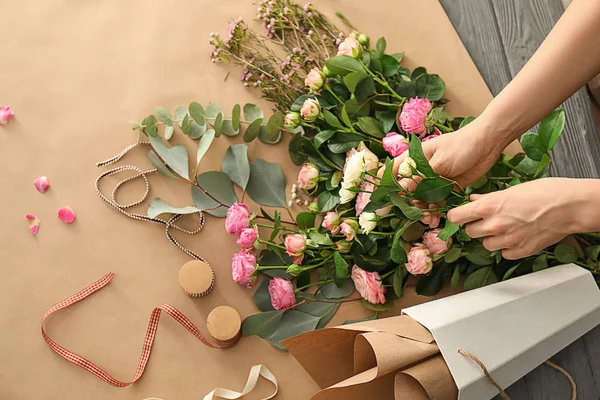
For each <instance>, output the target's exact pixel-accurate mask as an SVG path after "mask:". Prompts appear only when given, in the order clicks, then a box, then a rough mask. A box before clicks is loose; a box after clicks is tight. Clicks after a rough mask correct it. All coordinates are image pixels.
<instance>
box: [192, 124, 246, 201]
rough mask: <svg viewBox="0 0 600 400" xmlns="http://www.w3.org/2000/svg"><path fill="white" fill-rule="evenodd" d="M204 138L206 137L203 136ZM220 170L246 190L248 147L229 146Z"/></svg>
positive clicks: (243, 145) (243, 144) (241, 145)
mask: <svg viewBox="0 0 600 400" xmlns="http://www.w3.org/2000/svg"><path fill="white" fill-rule="evenodd" d="M204 136H205V137H206V135H204ZM203 139H204V138H203ZM221 170H222V171H223V172H225V173H226V174H227V176H229V178H231V180H232V181H233V182H234V183H237V185H238V186H239V187H241V188H242V189H243V190H246V186H247V185H248V180H249V179H250V164H249V163H248V145H247V144H245V143H242V144H232V145H231V146H229V148H228V149H227V151H226V152H225V156H224V157H223V161H222V162H221Z"/></svg>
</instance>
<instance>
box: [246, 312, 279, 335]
mask: <svg viewBox="0 0 600 400" xmlns="http://www.w3.org/2000/svg"><path fill="white" fill-rule="evenodd" d="M283 314H284V312H283V311H282V310H280V311H268V312H263V313H260V314H254V315H250V316H249V317H246V318H245V319H244V321H242V333H243V335H244V336H253V335H256V336H260V337H262V338H267V337H269V336H270V335H271V334H273V332H275V330H276V329H277V327H278V326H279V324H280V323H281V320H282V318H283Z"/></svg>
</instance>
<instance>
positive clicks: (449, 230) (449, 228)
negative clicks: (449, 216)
mask: <svg viewBox="0 0 600 400" xmlns="http://www.w3.org/2000/svg"><path fill="white" fill-rule="evenodd" d="M459 229H460V226H458V225H456V224H453V223H452V222H450V221H448V220H446V225H444V229H442V230H441V231H440V233H439V234H438V237H439V238H440V239H442V240H448V238H449V237H451V236H452V235H454V234H455V233H456V232H458V230H459Z"/></svg>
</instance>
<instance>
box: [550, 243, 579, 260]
mask: <svg viewBox="0 0 600 400" xmlns="http://www.w3.org/2000/svg"><path fill="white" fill-rule="evenodd" d="M554 257H556V259H557V260H558V261H560V262H561V263H565V264H567V263H572V262H575V261H577V259H578V258H579V254H578V253H577V249H576V248H575V247H574V246H571V245H570V244H566V243H560V244H559V245H558V246H556V247H555V248H554Z"/></svg>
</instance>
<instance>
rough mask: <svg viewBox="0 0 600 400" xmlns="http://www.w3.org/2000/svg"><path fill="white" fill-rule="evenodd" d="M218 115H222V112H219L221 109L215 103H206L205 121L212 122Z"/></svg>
mask: <svg viewBox="0 0 600 400" xmlns="http://www.w3.org/2000/svg"><path fill="white" fill-rule="evenodd" d="M219 114H223V111H222V110H221V107H220V106H219V105H218V104H217V103H208V104H207V106H206V112H205V113H204V115H205V116H206V118H207V119H212V120H214V119H215V118H217V115H219Z"/></svg>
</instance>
